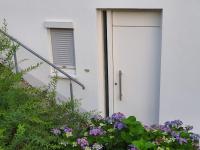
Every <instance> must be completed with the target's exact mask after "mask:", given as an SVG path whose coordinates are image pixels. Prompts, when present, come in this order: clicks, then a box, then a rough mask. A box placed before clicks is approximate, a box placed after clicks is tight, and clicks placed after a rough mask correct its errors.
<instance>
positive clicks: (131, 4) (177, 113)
mask: <svg viewBox="0 0 200 150" xmlns="http://www.w3.org/2000/svg"><path fill="white" fill-rule="evenodd" d="M98 8H100V9H101V8H109V9H111V8H113V9H117V8H124V9H138V8H142V9H150V8H158V9H163V26H162V56H161V59H162V60H161V89H160V93H161V94H160V122H163V121H165V120H172V119H181V120H183V121H184V122H185V123H186V124H193V125H194V126H195V128H196V130H197V131H198V132H199V133H200V119H199V114H200V109H199V107H200V92H199V91H200V69H199V66H200V59H199V56H200V42H199V40H200V30H199V27H200V11H199V10H200V1H199V0H58V1H55V0H42V1H41V0H32V1H31V0H17V1H13V0H0V19H1V20H2V18H6V19H7V22H8V23H9V33H10V34H11V35H13V36H14V37H16V38H17V39H19V40H20V41H22V42H23V43H25V44H26V45H28V46H29V47H30V48H32V49H34V50H35V51H36V52H38V53H39V54H40V55H42V56H43V57H45V58H47V59H49V56H50V44H49V35H48V32H47V30H46V28H45V27H44V21H45V20H48V19H67V20H72V22H73V24H74V29H75V31H74V35H75V51H76V67H77V69H76V71H77V79H78V80H79V81H81V82H83V83H84V84H85V86H86V90H84V91H83V90H81V88H79V87H75V91H74V93H75V95H76V97H77V98H82V103H83V105H82V106H83V108H85V109H87V110H91V109H98V110H100V111H103V105H104V96H103V95H102V93H103V92H102V91H103V90H102V87H103V86H102V85H101V82H103V81H101V80H99V79H102V74H100V73H101V72H102V70H101V69H100V68H102V66H101V65H100V62H101V61H102V60H101V58H100V57H99V54H100V52H99V50H101V49H98V35H97V31H98V29H97V11H96V9H98ZM101 56H102V55H101ZM84 69H89V70H90V72H88V73H87V72H85V71H84ZM43 72H45V75H44V74H43V75H41V74H40V71H39V73H38V72H37V73H35V76H40V79H41V80H42V81H43V82H47V81H46V77H48V76H49V75H50V69H47V70H46V71H44V70H43ZM64 82H66V81H64ZM64 82H61V83H60V85H59V87H58V88H59V92H60V93H61V94H63V95H66V91H67V86H66V84H64ZM61 84H62V85H61Z"/></svg>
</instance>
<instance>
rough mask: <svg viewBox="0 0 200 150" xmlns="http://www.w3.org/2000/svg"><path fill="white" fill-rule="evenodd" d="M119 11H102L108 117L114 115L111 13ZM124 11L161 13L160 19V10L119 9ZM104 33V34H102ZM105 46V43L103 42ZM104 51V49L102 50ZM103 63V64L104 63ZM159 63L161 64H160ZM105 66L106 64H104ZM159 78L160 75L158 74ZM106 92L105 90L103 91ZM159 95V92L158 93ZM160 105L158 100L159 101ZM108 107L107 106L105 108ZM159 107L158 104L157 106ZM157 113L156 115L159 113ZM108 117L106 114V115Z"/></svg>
mask: <svg viewBox="0 0 200 150" xmlns="http://www.w3.org/2000/svg"><path fill="white" fill-rule="evenodd" d="M115 10H119V9H107V10H104V11H105V12H106V24H107V25H104V28H106V34H107V35H105V36H106V40H107V41H106V46H107V47H106V51H105V50H104V53H105V52H107V71H108V72H107V74H108V80H107V81H106V80H104V81H105V82H108V83H107V92H108V98H107V99H106V101H108V102H107V103H106V106H105V107H106V109H108V110H107V112H109V116H110V115H112V114H113V113H114V94H115V93H114V92H115V91H114V87H115V85H114V83H115V82H114V53H113V11H115ZM121 10H124V11H128V10H130V11H159V12H160V13H161V17H162V12H163V10H162V9H121ZM104 33H105V32H104ZM104 44H105V41H104ZM104 49H105V48H104ZM161 56H162V18H161ZM104 63H105V62H104ZM160 63H161V62H160ZM105 65H106V64H105ZM160 76H161V73H160ZM105 90H106V89H105ZM159 93H160V91H159ZM159 103H160V100H159ZM107 105H109V106H107ZM159 105H160V104H159ZM159 112H160V111H159ZM159 112H158V113H159ZM107 115H108V114H107ZM158 118H159V114H158Z"/></svg>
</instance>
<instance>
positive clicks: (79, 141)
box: [77, 137, 89, 149]
mask: <svg viewBox="0 0 200 150" xmlns="http://www.w3.org/2000/svg"><path fill="white" fill-rule="evenodd" d="M77 144H78V145H80V146H81V148H82V149H85V147H87V146H88V145H89V143H88V141H87V138H85V137H84V138H78V139H77Z"/></svg>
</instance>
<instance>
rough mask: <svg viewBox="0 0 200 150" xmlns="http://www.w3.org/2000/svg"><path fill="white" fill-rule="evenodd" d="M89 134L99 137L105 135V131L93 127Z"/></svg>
mask: <svg viewBox="0 0 200 150" xmlns="http://www.w3.org/2000/svg"><path fill="white" fill-rule="evenodd" d="M89 134H90V135H93V136H98V135H102V134H104V131H103V130H102V129H101V128H99V127H98V128H95V127H93V128H91V129H90V131H89Z"/></svg>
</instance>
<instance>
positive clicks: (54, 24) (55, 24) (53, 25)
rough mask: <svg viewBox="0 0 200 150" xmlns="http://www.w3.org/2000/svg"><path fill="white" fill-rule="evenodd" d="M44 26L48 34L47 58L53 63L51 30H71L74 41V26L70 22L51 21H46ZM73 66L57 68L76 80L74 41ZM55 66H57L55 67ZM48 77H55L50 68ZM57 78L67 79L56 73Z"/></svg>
mask: <svg viewBox="0 0 200 150" xmlns="http://www.w3.org/2000/svg"><path fill="white" fill-rule="evenodd" d="M44 26H45V28H46V29H47V34H48V43H49V50H50V52H49V58H50V61H51V62H52V63H53V48H52V38H51V29H72V30H73V38H74V39H73V40H75V37H74V26H73V23H72V21H58V20H56V21H54V20H53V21H52V20H50V21H49V20H48V21H45V22H44ZM74 62H75V65H74V66H65V67H63V66H58V67H59V68H60V69H62V70H63V71H64V72H66V73H68V74H69V75H70V76H72V77H73V78H76V51H75V41H74ZM56 66H57V65H56ZM50 76H55V69H54V68H52V67H51V71H50ZM57 76H58V77H59V78H67V77H66V76H64V75H63V74H62V73H59V72H57Z"/></svg>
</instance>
